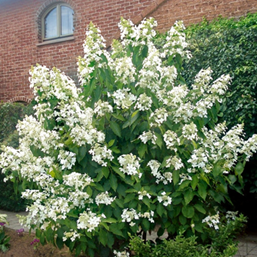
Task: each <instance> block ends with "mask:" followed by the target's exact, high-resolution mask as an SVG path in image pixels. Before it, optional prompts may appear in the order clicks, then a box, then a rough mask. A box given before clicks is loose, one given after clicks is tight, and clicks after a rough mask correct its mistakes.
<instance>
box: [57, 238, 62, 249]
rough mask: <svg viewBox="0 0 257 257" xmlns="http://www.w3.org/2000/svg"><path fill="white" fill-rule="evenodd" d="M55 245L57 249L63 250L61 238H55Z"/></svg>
mask: <svg viewBox="0 0 257 257" xmlns="http://www.w3.org/2000/svg"><path fill="white" fill-rule="evenodd" d="M56 245H57V247H58V248H59V249H62V248H63V240H62V238H60V237H57V238H56Z"/></svg>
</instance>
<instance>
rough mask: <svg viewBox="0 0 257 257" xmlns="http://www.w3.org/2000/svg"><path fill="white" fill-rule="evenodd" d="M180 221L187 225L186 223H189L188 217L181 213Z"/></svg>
mask: <svg viewBox="0 0 257 257" xmlns="http://www.w3.org/2000/svg"><path fill="white" fill-rule="evenodd" d="M179 222H180V223H181V224H182V225H186V223H187V219H186V217H185V216H183V215H180V216H179Z"/></svg>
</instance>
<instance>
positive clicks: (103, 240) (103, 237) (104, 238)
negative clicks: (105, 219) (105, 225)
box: [98, 229, 108, 246]
mask: <svg viewBox="0 0 257 257" xmlns="http://www.w3.org/2000/svg"><path fill="white" fill-rule="evenodd" d="M98 238H99V241H100V242H101V244H102V245H104V246H106V245H107V241H108V236H107V233H106V231H105V230H103V229H101V230H100V232H99V236H98Z"/></svg>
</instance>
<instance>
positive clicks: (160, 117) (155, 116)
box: [150, 108, 169, 127]
mask: <svg viewBox="0 0 257 257" xmlns="http://www.w3.org/2000/svg"><path fill="white" fill-rule="evenodd" d="M168 116H169V114H168V112H167V110H166V109H164V108H159V109H156V110H155V111H154V112H152V113H151V115H150V119H151V123H150V126H151V127H154V126H160V125H161V124H162V123H163V122H165V121H166V120H167V118H168Z"/></svg>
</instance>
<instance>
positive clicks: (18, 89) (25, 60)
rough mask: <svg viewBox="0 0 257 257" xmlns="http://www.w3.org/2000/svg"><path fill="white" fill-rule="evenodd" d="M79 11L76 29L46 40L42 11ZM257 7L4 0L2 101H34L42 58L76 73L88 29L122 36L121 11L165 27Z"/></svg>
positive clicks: (230, 0) (0, 14) (144, 0)
mask: <svg viewBox="0 0 257 257" xmlns="http://www.w3.org/2000/svg"><path fill="white" fill-rule="evenodd" d="M60 2H62V3H65V4H67V5H68V6H69V7H70V8H71V9H72V10H73V11H74V15H73V27H74V31H73V35H70V36H68V37H62V38H57V39H53V40H43V35H42V15H44V13H45V10H47V8H49V6H50V7H51V6H52V5H55V4H58V3H60ZM248 12H257V2H256V0H201V1H199V0H129V1H127V0H94V1H93V0H61V1H60V0H0V101H11V102H15V101H23V102H29V101H30V100H31V99H32V97H33V95H32V91H31V89H30V88H29V82H28V76H29V75H28V71H29V69H30V66H31V65H35V64H36V63H40V64H42V65H46V66H47V67H49V68H51V67H53V66H55V67H57V68H59V69H61V70H62V71H64V72H65V73H66V74H67V75H69V76H71V77H72V78H76V73H77V71H76V70H77V67H76V62H77V57H78V56H79V55H83V48H82V44H83V41H84V37H85V30H86V28H87V25H88V24H89V22H90V21H93V23H94V24H96V25H97V26H98V27H99V28H100V29H101V31H102V34H103V36H104V37H105V39H106V40H107V43H110V42H111V40H112V39H113V38H117V37H118V35H119V30H118V26H117V23H118V22H119V20H120V17H121V16H122V17H124V18H129V19H131V20H132V21H133V22H134V23H138V22H140V21H141V20H142V19H143V18H145V17H154V18H155V19H156V20H157V22H158V28H157V30H159V31H160V32H164V31H166V30H168V29H169V28H170V27H171V26H172V25H173V23H174V22H175V21H176V20H183V21H184V23H185V25H189V24H191V23H197V22H200V21H201V20H202V18H203V17H204V16H205V17H206V18H207V19H208V20H211V19H213V18H215V17H217V16H219V15H222V16H223V17H239V16H243V15H245V14H247V13H248Z"/></svg>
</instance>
